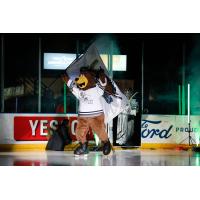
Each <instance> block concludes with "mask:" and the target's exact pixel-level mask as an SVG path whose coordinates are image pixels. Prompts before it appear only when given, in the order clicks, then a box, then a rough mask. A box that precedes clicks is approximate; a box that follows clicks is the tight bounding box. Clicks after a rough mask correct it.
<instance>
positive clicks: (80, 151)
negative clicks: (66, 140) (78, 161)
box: [74, 142, 89, 156]
mask: <svg viewBox="0 0 200 200" xmlns="http://www.w3.org/2000/svg"><path fill="white" fill-rule="evenodd" d="M88 153H89V149H88V142H85V143H83V144H82V143H80V145H79V146H78V147H77V148H76V149H75V150H74V155H75V156H81V155H84V156H85V155H87V154H88Z"/></svg>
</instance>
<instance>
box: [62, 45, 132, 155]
mask: <svg viewBox="0 0 200 200" xmlns="http://www.w3.org/2000/svg"><path fill="white" fill-rule="evenodd" d="M63 80H64V81H65V83H66V84H67V86H68V87H69V88H70V90H71V92H72V93H73V94H74V95H75V96H76V98H77V99H78V100H79V112H78V123H77V127H76V131H75V132H76V138H77V140H78V141H79V142H80V145H79V146H78V147H77V148H76V149H75V151H74V154H75V155H78V156H79V155H87V154H88V152H89V151H88V141H87V140H86V135H87V133H88V130H89V127H91V129H92V130H93V131H94V132H95V133H96V134H97V135H98V137H99V139H100V140H101V141H102V143H103V148H102V149H103V154H104V155H108V154H110V152H111V150H112V147H111V143H110V141H109V138H108V134H107V132H106V124H107V123H109V122H110V121H111V120H112V119H113V118H114V117H116V116H117V115H118V114H119V113H120V112H122V111H123V110H124V109H125V108H126V107H127V106H128V100H127V98H126V96H125V95H123V94H122V93H121V91H120V90H119V88H118V87H117V85H116V84H115V83H114V82H113V81H112V80H111V79H110V78H109V76H108V72H107V70H106V67H105V65H104V63H103V61H102V60H101V57H100V55H99V53H98V51H97V49H96V48H95V46H94V45H91V46H90V47H89V48H88V50H87V51H86V53H85V54H83V55H82V56H80V57H79V58H78V59H76V60H75V61H74V62H73V63H72V64H71V65H70V66H69V67H68V68H67V69H66V74H65V75H64V76H63Z"/></svg>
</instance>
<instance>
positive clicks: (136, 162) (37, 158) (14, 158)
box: [0, 149, 200, 166]
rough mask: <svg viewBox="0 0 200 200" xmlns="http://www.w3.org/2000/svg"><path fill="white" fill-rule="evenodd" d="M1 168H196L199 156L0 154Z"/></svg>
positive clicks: (179, 153)
mask: <svg viewBox="0 0 200 200" xmlns="http://www.w3.org/2000/svg"><path fill="white" fill-rule="evenodd" d="M0 165H1V166H199V165H200V154H199V153H195V152H193V151H191V150H188V151H183V150H160V149H157V150H149V149H148V150H147V149H144V150H139V149H134V150H115V152H113V154H112V155H109V156H104V155H103V154H102V152H90V153H89V154H88V156H87V157H75V156H74V155H73V152H72V151H64V152H58V151H40V152H39V151H18V152H17V151H16V152H0Z"/></svg>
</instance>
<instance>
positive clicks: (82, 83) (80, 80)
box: [75, 66, 96, 90]
mask: <svg viewBox="0 0 200 200" xmlns="http://www.w3.org/2000/svg"><path fill="white" fill-rule="evenodd" d="M75 83H76V85H77V87H78V88H80V89H81V90H88V89H90V88H93V87H95V86H96V81H95V73H94V72H93V71H92V70H90V68H89V67H87V66H86V67H82V68H81V69H80V75H79V77H77V78H76V79H75Z"/></svg>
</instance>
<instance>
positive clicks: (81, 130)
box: [74, 117, 89, 156]
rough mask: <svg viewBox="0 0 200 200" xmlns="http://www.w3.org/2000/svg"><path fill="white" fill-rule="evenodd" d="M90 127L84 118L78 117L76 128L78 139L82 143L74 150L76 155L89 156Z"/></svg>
mask: <svg viewBox="0 0 200 200" xmlns="http://www.w3.org/2000/svg"><path fill="white" fill-rule="evenodd" d="M88 130H89V126H88V121H87V119H86V118H84V117H78V124H77V127H76V139H77V140H78V141H79V142H80V145H79V146H78V147H77V148H76V149H75V150H74V154H75V155H78V156H80V155H87V154H88V153H89V149H88V142H87V140H86V135H87V133H88Z"/></svg>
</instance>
